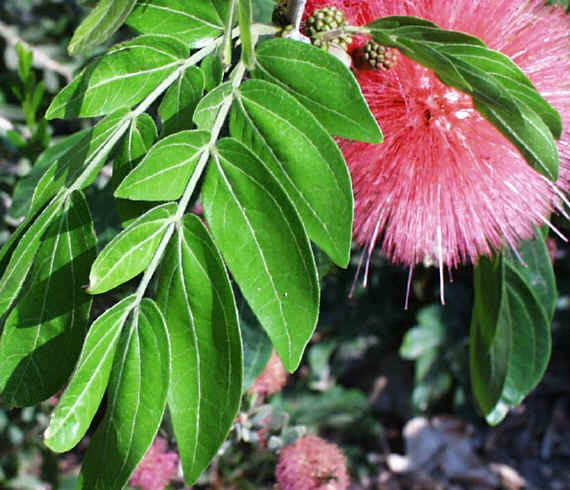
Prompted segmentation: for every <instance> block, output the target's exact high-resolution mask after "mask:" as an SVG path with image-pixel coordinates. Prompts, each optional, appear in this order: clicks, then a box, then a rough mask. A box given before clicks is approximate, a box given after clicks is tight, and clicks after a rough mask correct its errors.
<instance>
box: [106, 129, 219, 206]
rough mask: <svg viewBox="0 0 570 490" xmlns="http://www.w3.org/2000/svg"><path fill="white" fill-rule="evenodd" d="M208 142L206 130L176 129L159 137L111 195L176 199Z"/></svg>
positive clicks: (149, 198) (155, 199)
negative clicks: (176, 130) (177, 131)
mask: <svg viewBox="0 0 570 490" xmlns="http://www.w3.org/2000/svg"><path fill="white" fill-rule="evenodd" d="M209 143H210V133H208V132H206V131H180V132H179V133H176V134H172V135H170V136H167V137H166V138H164V139H161V140H160V141H159V142H158V143H156V144H155V145H154V146H153V147H152V148H151V149H150V151H149V152H148V153H147V154H146V156H145V157H144V159H143V161H142V162H141V163H140V164H139V165H137V166H136V167H135V168H134V169H133V170H132V171H131V172H130V173H129V175H127V176H126V177H125V179H124V180H123V182H122V183H121V185H119V187H118V189H117V190H116V191H115V196H116V197H121V198H123V199H134V200H140V201H171V200H172V201H173V200H175V199H178V198H179V197H180V196H182V194H183V192H184V189H185V188H186V184H187V183H188V180H189V179H190V176H191V175H192V172H193V171H194V169H195V168H196V163H197V162H198V159H199V158H200V156H201V155H202V153H203V152H204V151H207V150H208V146H209Z"/></svg>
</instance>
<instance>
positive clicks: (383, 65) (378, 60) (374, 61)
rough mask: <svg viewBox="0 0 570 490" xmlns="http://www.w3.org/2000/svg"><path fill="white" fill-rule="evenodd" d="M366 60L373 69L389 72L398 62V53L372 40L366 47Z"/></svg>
mask: <svg viewBox="0 0 570 490" xmlns="http://www.w3.org/2000/svg"><path fill="white" fill-rule="evenodd" d="M364 58H365V59H366V61H367V62H368V63H369V64H370V66H371V67H372V68H376V69H378V70H382V71H388V70H390V69H391V68H393V67H394V66H395V65H396V63H397V62H398V51H397V50H395V49H393V48H388V47H386V46H382V45H381V44H378V43H377V42H376V41H373V40H370V41H368V42H367V43H366V44H365V46H364Z"/></svg>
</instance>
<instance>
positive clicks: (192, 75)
mask: <svg viewBox="0 0 570 490" xmlns="http://www.w3.org/2000/svg"><path fill="white" fill-rule="evenodd" d="M205 83H206V81H205V77H204V72H203V71H202V70H200V68H198V67H197V66H191V67H190V68H188V70H186V71H184V72H182V73H180V76H179V77H178V79H177V80H176V82H174V83H173V84H172V85H171V86H170V87H169V88H168V90H167V92H166V94H165V95H164V98H163V99H162V102H161V103H160V106H159V107H158V114H159V115H160V119H161V120H162V134H163V135H168V134H172V133H176V132H178V131H182V130H184V129H191V128H192V116H193V115H194V109H195V108H196V105H197V104H198V102H199V101H200V99H201V98H202V94H203V93H204V86H205Z"/></svg>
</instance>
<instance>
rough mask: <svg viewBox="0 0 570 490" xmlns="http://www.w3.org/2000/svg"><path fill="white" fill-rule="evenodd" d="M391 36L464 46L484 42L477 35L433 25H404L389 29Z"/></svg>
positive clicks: (476, 45)
mask: <svg viewBox="0 0 570 490" xmlns="http://www.w3.org/2000/svg"><path fill="white" fill-rule="evenodd" d="M390 35H391V36H397V37H398V38H400V37H403V38H406V39H414V40H417V41H425V42H430V43H442V44H445V45H448V44H450V43H457V44H461V45H465V46H469V47H470V46H474V47H478V46H483V47H485V43H484V42H483V41H481V39H479V38H478V37H474V36H470V35H469V34H465V33H464V32H458V31H446V30H443V29H440V28H439V27H435V26H405V27H399V28H397V29H394V30H392V31H390Z"/></svg>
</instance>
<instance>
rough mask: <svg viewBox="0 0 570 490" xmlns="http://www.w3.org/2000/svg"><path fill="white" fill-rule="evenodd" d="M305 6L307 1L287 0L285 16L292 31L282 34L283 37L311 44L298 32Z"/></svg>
mask: <svg viewBox="0 0 570 490" xmlns="http://www.w3.org/2000/svg"><path fill="white" fill-rule="evenodd" d="M306 4H307V0H287V16H288V17H289V22H291V25H292V26H293V29H292V30H290V31H288V32H286V33H284V34H283V37H288V38H290V39H295V40H297V41H302V42H304V43H310V42H311V41H310V39H309V38H308V37H307V36H305V35H304V34H302V33H301V31H300V30H299V29H300V27H301V19H302V18H303V12H304V11H305V5H306Z"/></svg>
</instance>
